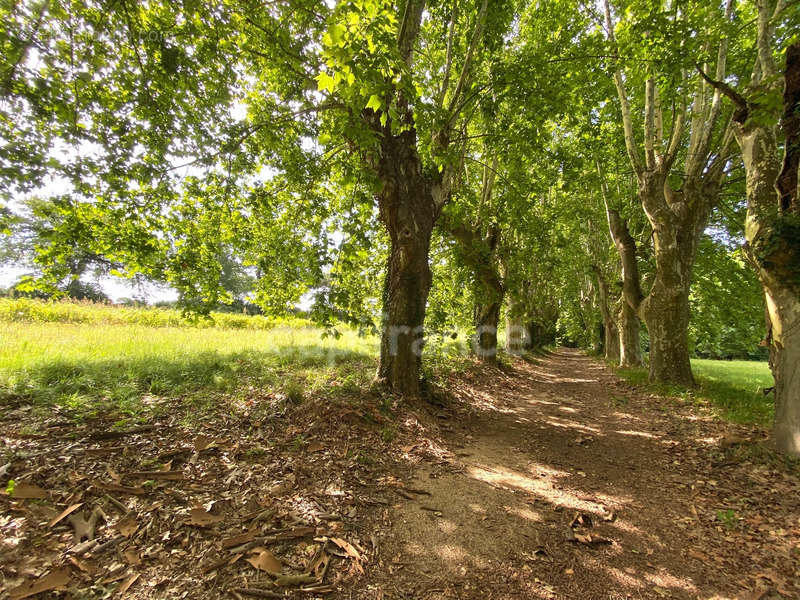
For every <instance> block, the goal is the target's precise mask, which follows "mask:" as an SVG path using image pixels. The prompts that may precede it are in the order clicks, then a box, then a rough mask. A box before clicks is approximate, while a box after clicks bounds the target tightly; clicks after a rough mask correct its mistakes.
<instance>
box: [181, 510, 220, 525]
mask: <svg viewBox="0 0 800 600" xmlns="http://www.w3.org/2000/svg"><path fill="white" fill-rule="evenodd" d="M220 521H222V517H220V516H219V515H212V514H211V513H210V512H207V511H206V510H205V509H203V508H193V509H192V510H190V511H189V525H197V526H198V527H208V526H209V525H213V524H214V523H219V522H220Z"/></svg>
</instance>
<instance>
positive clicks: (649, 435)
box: [614, 430, 658, 440]
mask: <svg viewBox="0 0 800 600" xmlns="http://www.w3.org/2000/svg"><path fill="white" fill-rule="evenodd" d="M614 433H618V434H620V435H633V436H636V437H643V438H651V439H654V440H655V439H658V436H657V435H654V434H652V433H647V432H646V431H632V430H627V431H625V430H617V431H615V432H614Z"/></svg>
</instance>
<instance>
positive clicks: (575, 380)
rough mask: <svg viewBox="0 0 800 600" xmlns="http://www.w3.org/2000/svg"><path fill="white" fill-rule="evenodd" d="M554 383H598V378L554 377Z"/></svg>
mask: <svg viewBox="0 0 800 600" xmlns="http://www.w3.org/2000/svg"><path fill="white" fill-rule="evenodd" d="M552 381H553V383H597V379H580V378H577V377H554V378H553V379H552Z"/></svg>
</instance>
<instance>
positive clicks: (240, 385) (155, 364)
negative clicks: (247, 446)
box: [0, 322, 377, 418]
mask: <svg viewBox="0 0 800 600" xmlns="http://www.w3.org/2000/svg"><path fill="white" fill-rule="evenodd" d="M321 333H322V331H321V330H319V329H313V328H308V327H303V328H298V327H277V328H273V329H270V330H258V329H239V330H230V329H221V328H188V327H174V328H173V327H144V326H140V325H87V324H71V323H7V322H6V323H3V322H0V405H16V404H21V403H25V404H33V405H34V406H36V407H38V408H40V409H47V408H48V407H52V406H59V407H61V408H62V409H64V410H66V411H67V412H68V413H69V414H71V415H72V416H74V417H76V418H84V417H91V416H95V415H98V414H106V413H112V414H114V415H123V416H124V415H128V416H133V417H138V416H140V417H145V416H146V413H148V412H150V411H153V410H157V407H158V406H159V402H158V401H157V400H158V399H163V398H181V399H182V400H184V401H186V402H189V403H195V404H198V403H200V404H202V403H203V402H212V401H213V393H215V392H218V393H222V394H226V395H228V396H231V397H234V396H237V395H238V396H246V395H247V394H251V395H253V394H255V393H263V392H268V391H276V392H282V393H283V394H284V395H286V396H287V397H289V399H290V400H291V401H302V399H303V397H304V396H305V393H306V392H307V391H309V392H310V391H314V390H316V389H319V388H321V387H323V386H330V387H333V388H338V389H342V388H344V389H347V388H348V386H349V387H353V386H362V385H363V384H364V381H362V379H364V378H366V377H368V376H369V375H371V373H372V367H373V366H374V361H375V355H376V348H377V340H376V339H375V338H374V337H359V336H358V335H357V334H356V332H354V331H350V330H344V331H343V335H342V336H341V337H340V338H339V339H332V338H326V339H323V338H322V337H321Z"/></svg>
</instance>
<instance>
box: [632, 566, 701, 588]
mask: <svg viewBox="0 0 800 600" xmlns="http://www.w3.org/2000/svg"><path fill="white" fill-rule="evenodd" d="M644 578H645V579H646V580H647V581H649V582H650V583H651V584H653V585H657V586H658V587H662V588H676V589H679V590H684V591H687V592H692V593H696V592H697V588H696V587H695V585H694V583H693V582H692V580H691V579H687V578H686V577H676V576H675V575H672V574H671V573H667V572H666V571H664V570H663V569H661V570H660V571H659V572H658V573H645V575H644Z"/></svg>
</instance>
